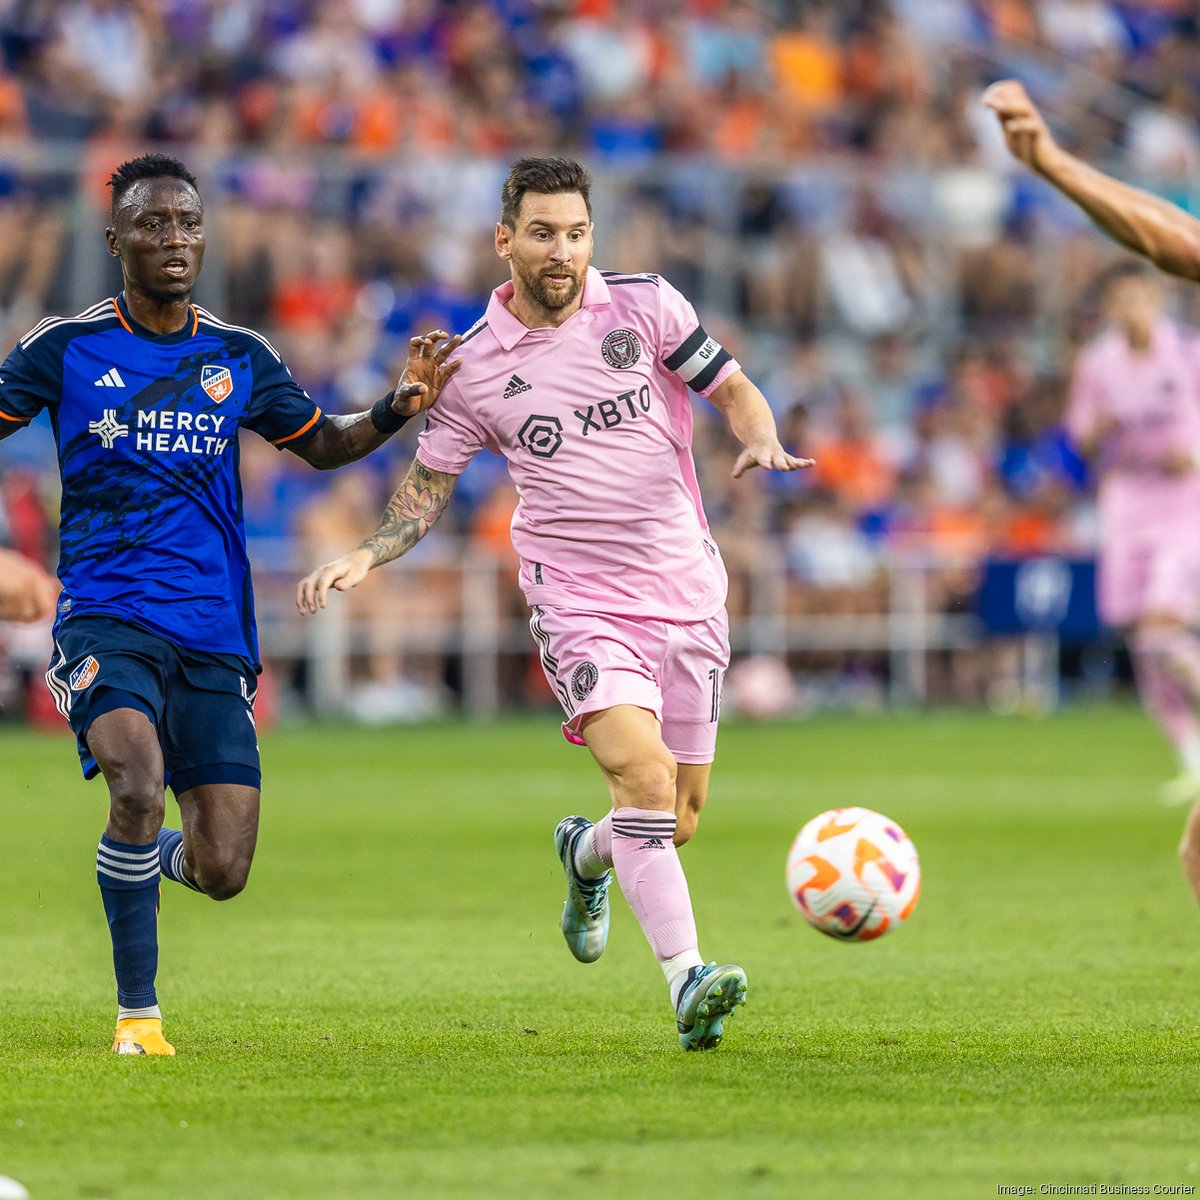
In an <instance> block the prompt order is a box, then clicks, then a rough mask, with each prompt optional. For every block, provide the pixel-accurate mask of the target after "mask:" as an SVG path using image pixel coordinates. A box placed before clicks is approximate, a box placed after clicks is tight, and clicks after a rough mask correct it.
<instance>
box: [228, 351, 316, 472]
mask: <svg viewBox="0 0 1200 1200" xmlns="http://www.w3.org/2000/svg"><path fill="white" fill-rule="evenodd" d="M250 366H251V370H252V371H253V372H254V391H253V393H252V394H251V397H250V407H249V410H248V411H247V413H246V416H245V418H244V419H243V421H242V424H243V425H245V426H246V427H247V428H248V429H253V430H254V432H255V433H257V434H258V435H259V436H260V437H263V438H266V440H267V441H268V442H270V443H271V445H272V446H275V447H276V448H277V449H279V450H283V449H285V448H290V447H293V446H300V445H303V444H304V443H305V442H307V441H308V440H309V438H311V437H312V436H313V435H314V434H315V433H316V432H317V430H318V429H320V428H321V426H322V425H324V424H325V419H326V418H325V414H324V413H323V412H322V411H321V410H320V408H319V407H318V406H317V405H316V403H315V402H314V401H313V400H312V398H311V397H310V396H309V394H308V393H307V392H306V391H305V390H304V389H303V388H302V387H301V386H300V385H299V384H298V383H297V382H296V381H295V380H294V379H293V378H292V373H291V371H289V370H288V369H287V365H286V364H285V363H284V362H283V360H282V359H281V358H280V357H279V356H278V355H277V354H276V353H275V351H274V350H273V349H271V347H270V346H268V345H267V344H266V343H255V344H254V345H253V346H252V347H251V349H250Z"/></svg>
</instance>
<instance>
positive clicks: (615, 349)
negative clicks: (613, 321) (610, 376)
mask: <svg viewBox="0 0 1200 1200" xmlns="http://www.w3.org/2000/svg"><path fill="white" fill-rule="evenodd" d="M600 356H601V357H602V358H603V359H604V361H605V362H606V363H608V365H609V366H610V367H614V368H616V370H618V371H628V370H629V368H630V367H632V366H633V365H634V363H636V362H637V360H638V359H639V358H641V357H642V343H641V342H639V341H638V335H637V334H636V333H634V332H633V330H632V329H614V330H613V331H612V333H609V334H605V337H604V341H602V342H601V343H600Z"/></svg>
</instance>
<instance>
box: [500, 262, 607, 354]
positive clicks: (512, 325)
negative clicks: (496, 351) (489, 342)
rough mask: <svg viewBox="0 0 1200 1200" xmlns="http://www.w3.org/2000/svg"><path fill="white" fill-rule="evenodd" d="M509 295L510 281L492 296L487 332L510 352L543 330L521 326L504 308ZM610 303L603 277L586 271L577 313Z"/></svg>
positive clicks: (569, 320)
mask: <svg viewBox="0 0 1200 1200" xmlns="http://www.w3.org/2000/svg"><path fill="white" fill-rule="evenodd" d="M512 294H513V283H512V280H511V279H510V280H509V281H508V282H507V283H502V284H501V285H500V286H499V287H498V288H497V289H496V290H495V291H494V292H493V293H492V298H491V299H490V300H489V301H488V306H487V323H488V328H489V329H490V330H491V331H492V333H493V334H494V335H495V337H496V341H498V342H499V343H500V345H501V346H502V347H503V348H504V349H505V350H511V349H512V348H513V347H514V346H515V345H516V344H517V343H518V342H519V341H520V340H521V339H522V338H523V337H524V336H525V335H526V334H527V333H542V332H545V330H533V329H530V328H529V326H528V325H523V324H522V323H521V322H520V321H518V320H517V318H516V317H514V316H513V315H512V313H510V312H509V311H508V309H507V308H505V307H504V306H505V304H506V303H507V302H508V301H509V300H511V299H512ZM611 303H612V297H611V296H610V295H609V291H608V284H607V283H605V282H604V276H603V275H601V274H600V272H599V271H597V270H596V268H595V267H588V269H587V275H586V276H585V277H584V280H583V302H582V303H581V304H580V306H579V312H582V311H583V310H584V309H585V308H601V307H603V306H604V305H606V304H611ZM579 312H575V313H572V314H571V316H569V317H568V318H567V319H566V321H564V322H563V324H562V325H560V326H559V327H558V328H559V329H564V328H566V326H567V325H570V323H571V322H572V321H573V320H575V318H576V317H577V316H579Z"/></svg>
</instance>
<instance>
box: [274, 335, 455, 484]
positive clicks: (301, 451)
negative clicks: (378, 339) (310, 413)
mask: <svg viewBox="0 0 1200 1200" xmlns="http://www.w3.org/2000/svg"><path fill="white" fill-rule="evenodd" d="M447 339H449V340H447ZM442 341H445V345H443V346H440V347H439V345H438V343H439V342H442ZM460 341H462V338H460V337H459V336H458V335H457V334H455V336H454V337H450V335H449V334H448V333H447V332H446V331H445V330H444V329H435V330H434V331H433V332H432V333H427V334H424V335H423V336H420V337H414V338H410V339H409V343H408V361H407V362H406V363H405V364H404V374H403V375H401V376H400V380H399V382H398V383H397V384H396V388H395V390H394V391H393V392H392V394H391V396H390V397H387V396H385V397H384V398H383V399H381V400H379V401H377V402H376V404H375V406H374V407H373V408H370V409H368V410H367V411H366V412H360V413H352V414H350V415H348V416H333V415H331V416H330V417H329V420H327V421H326V422H325V424H324V425H322V426H321V428H320V429H318V430H317V432H316V434H315V435H314V436H313V437H311V438H310V439H309V440H308V441H307V442H303V443H301V444H299V445H296V446H294V447H292V446H289V447H288V449H294V450H295V452H296V454H298V455H299V456H300V457H301V458H302V459H304V461H305V462H307V463H310V464H311V465H312V466H314V467H319V468H321V469H322V470H329V469H331V468H333V467H341V466H345V465H346V463H350V462H354V460H355V459H358V458H362V457H363V455H365V454H370V453H371V451H372V450H377V449H378V448H379V447H380V446H382V445H383V443H384V442H386V441H387V440H388V438H390V437H391V436H392V434H394V433H395V432H396V431H397V430H398V429H400V427H401V426H402V425H404V423H405V422H406V421H407V420H408V419H409V418H410V417H415V416H416V415H417V414H418V413H421V412H424V411H425V410H426V409H427V408H431V407H432V406H433V405H434V404H435V403H436V402H437V398H438V397H439V396H440V395H441V394H442V389H443V388H444V387H445V386H446V384H448V383H449V382H450V380H451V379H453V378H454V376H455V373H456V372H457V371H458V368H459V367H461V366H462V360H461V359H453V360H451V358H450V356H451V355H452V354H453V353H454V351H455V350H457V349H458V344H459V342H460Z"/></svg>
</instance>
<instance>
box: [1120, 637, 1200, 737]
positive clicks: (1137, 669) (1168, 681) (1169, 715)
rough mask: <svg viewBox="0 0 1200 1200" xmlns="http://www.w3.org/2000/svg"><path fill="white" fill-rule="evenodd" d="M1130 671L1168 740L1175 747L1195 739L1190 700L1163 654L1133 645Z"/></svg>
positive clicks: (1142, 697)
mask: <svg viewBox="0 0 1200 1200" xmlns="http://www.w3.org/2000/svg"><path fill="white" fill-rule="evenodd" d="M1133 670H1134V677H1135V678H1136V680H1137V688H1138V696H1139V697H1140V698H1141V701H1142V704H1143V706H1144V707H1145V709H1146V711H1147V712H1148V713H1149V714H1150V715H1151V716H1152V717H1153V718H1154V720H1155V722H1156V723H1157V724H1158V727H1159V728H1160V729H1161V730H1162V731H1163V733H1165V734H1166V735H1167V739H1168V740H1169V741H1170V743H1171V744H1172V745H1173V746H1174V747H1176V749H1178V748H1179V747H1180V746H1182V745H1184V744H1185V743H1186V742H1189V741H1192V740H1194V739H1195V737H1196V735H1197V724H1196V716H1195V711H1194V709H1193V706H1192V703H1191V701H1190V700H1189V699H1188V696H1187V693H1186V692H1185V691H1184V689H1183V687H1182V686H1180V684H1179V682H1178V680H1177V679H1176V678H1175V675H1174V673H1173V672H1172V671H1171V670H1170V669H1169V668H1168V667H1167V665H1166V664H1165V663H1164V661H1163V659H1162V657H1161V656H1160V655H1158V654H1155V653H1147V652H1146V651H1145V650H1143V649H1142V648H1141V646H1136V647H1135V648H1134V653H1133Z"/></svg>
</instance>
